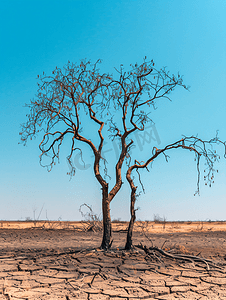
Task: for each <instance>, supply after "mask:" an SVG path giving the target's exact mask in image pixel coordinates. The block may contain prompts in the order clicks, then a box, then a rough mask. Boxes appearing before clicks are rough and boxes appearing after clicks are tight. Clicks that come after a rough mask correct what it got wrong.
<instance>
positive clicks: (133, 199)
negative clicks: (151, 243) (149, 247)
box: [125, 186, 137, 250]
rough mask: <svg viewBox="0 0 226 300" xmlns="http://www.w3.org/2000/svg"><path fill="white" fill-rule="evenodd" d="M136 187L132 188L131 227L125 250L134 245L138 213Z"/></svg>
mask: <svg viewBox="0 0 226 300" xmlns="http://www.w3.org/2000/svg"><path fill="white" fill-rule="evenodd" d="M136 189H137V188H136V187H135V186H133V188H132V190H131V203H130V214H131V218H130V222H129V227H128V231H127V240H126V245H125V250H130V249H131V247H132V235H133V226H134V222H135V220H136V213H135V209H134V205H135V201H136Z"/></svg>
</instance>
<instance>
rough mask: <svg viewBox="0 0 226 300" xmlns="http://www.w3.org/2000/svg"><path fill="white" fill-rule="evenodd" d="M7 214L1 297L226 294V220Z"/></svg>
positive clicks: (0, 227)
mask: <svg viewBox="0 0 226 300" xmlns="http://www.w3.org/2000/svg"><path fill="white" fill-rule="evenodd" d="M90 225H91V224H90V223H87V222H60V221H56V222H51V221H36V222H33V221H29V222H23V221H21V222H14V221H0V299H12V300H18V299H44V300H45V299H64V300H72V299H81V300H83V299H86V300H96V299H100V300H104V299H114V300H119V299H121V300H122V299H124V300H125V299H203V300H204V299H226V222H136V223H135V228H134V235H133V245H134V247H133V249H132V250H131V251H125V250H124V246H125V241H126V229H127V227H128V223H127V222H113V223H112V227H113V243H112V247H111V249H109V250H108V251H103V250H100V249H99V248H98V247H99V246H100V244H101V239H102V232H101V231H100V230H98V224H95V227H92V226H91V227H90Z"/></svg>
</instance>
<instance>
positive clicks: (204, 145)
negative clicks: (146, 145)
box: [125, 134, 226, 250]
mask: <svg viewBox="0 0 226 300" xmlns="http://www.w3.org/2000/svg"><path fill="white" fill-rule="evenodd" d="M220 144H221V145H223V146H224V157H225V158H226V142H223V141H221V140H220V139H219V138H218V134H216V136H215V137H214V138H213V139H211V140H209V141H205V140H202V139H200V138H198V137H195V136H190V137H183V138H182V139H180V140H179V141H176V142H174V143H172V144H169V145H167V146H166V147H164V148H163V149H157V148H156V147H153V149H152V154H151V156H150V158H149V159H148V160H147V161H146V162H142V163H141V162H138V161H137V160H135V163H134V164H133V165H131V166H130V167H129V168H128V170H127V173H126V179H127V181H128V182H129V185H130V188H131V196H130V213H131V219H130V223H129V227H128V231H127V241H126V245H125V249H127V250H129V249H131V246H132V233H133V226H134V222H135V219H136V210H135V201H136V198H137V194H136V191H137V186H135V184H134V178H132V177H131V173H132V171H133V170H134V169H135V170H136V171H137V173H138V176H139V181H140V183H141V186H142V189H143V191H144V186H143V184H142V181H141V177H140V173H139V170H140V169H144V168H146V169H147V170H148V165H149V164H150V163H152V162H154V160H155V159H156V158H157V157H158V156H159V155H160V154H163V155H164V156H165V159H166V161H167V162H168V158H169V156H168V155H167V154H166V153H167V152H168V151H169V150H173V149H179V148H180V149H183V150H189V151H191V152H193V153H194V155H195V161H196V167H197V173H198V177H197V190H196V192H195V194H194V195H196V194H199V187H200V159H201V157H203V159H204V160H205V169H204V173H205V175H204V181H205V184H206V185H209V186H210V187H211V184H212V183H213V182H214V174H215V172H218V170H216V169H215V168H214V165H215V162H218V161H219V159H220V156H219V154H217V152H216V150H215V149H214V147H213V146H214V145H220ZM148 171H149V170H148Z"/></svg>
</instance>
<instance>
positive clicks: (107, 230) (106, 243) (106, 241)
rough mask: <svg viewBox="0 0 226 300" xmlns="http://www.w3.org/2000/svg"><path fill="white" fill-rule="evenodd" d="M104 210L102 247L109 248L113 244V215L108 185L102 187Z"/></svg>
mask: <svg viewBox="0 0 226 300" xmlns="http://www.w3.org/2000/svg"><path fill="white" fill-rule="evenodd" d="M102 211H103V238H102V243H101V249H104V250H107V249H109V248H110V247H111V244H112V230H111V215H110V201H109V199H108V185H105V186H104V187H103V188H102Z"/></svg>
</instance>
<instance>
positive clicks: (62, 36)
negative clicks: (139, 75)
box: [0, 0, 226, 220]
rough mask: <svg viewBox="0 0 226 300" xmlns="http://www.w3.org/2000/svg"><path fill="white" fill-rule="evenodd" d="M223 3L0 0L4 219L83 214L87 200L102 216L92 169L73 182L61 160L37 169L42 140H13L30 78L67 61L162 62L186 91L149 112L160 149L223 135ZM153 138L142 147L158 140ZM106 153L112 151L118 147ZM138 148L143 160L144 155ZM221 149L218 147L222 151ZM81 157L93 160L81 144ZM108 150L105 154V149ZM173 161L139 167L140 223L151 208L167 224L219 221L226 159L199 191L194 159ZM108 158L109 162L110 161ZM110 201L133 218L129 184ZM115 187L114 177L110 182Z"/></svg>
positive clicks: (224, 207) (181, 156)
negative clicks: (179, 78) (147, 168)
mask: <svg viewBox="0 0 226 300" xmlns="http://www.w3.org/2000/svg"><path fill="white" fill-rule="evenodd" d="M225 16H226V2H225V1H224V0H222V1H220V0H215V1H212V0H211V1H210V0H198V1H197V0H189V1H181V0H173V1H168V0H162V1H157V0H156V1H150V0H139V1H136V0H127V1H126V0H120V1H119V0H114V1H103V0H102V1H101V0H96V1H93V0H87V1H77V0H73V1H72V0H71V1H70V0H63V1H59V0H55V1H50V0H45V1H42V0H39V1H36V0H32V1H28V0H27V1H25V0H20V1H17V0H15V1H12V0H7V1H5V0H1V9H0V41H1V43H0V78H1V80H0V101H1V102H0V103H1V109H0V128H1V130H0V141H1V147H0V207H1V209H0V219H3V220H5V219H8V220H19V219H25V218H26V217H31V218H33V211H34V210H35V209H36V216H37V214H38V213H39V211H40V209H41V207H42V206H43V204H44V208H43V212H42V214H41V217H40V218H41V219H45V218H46V212H47V216H48V218H49V219H58V218H59V217H60V218H62V219H63V220H79V219H80V218H81V215H80V213H79V211H78V209H79V206H80V205H81V204H82V203H84V202H86V203H87V204H90V205H92V207H93V209H94V211H96V212H97V213H100V212H101V190H100V186H99V184H98V183H97V181H96V179H95V178H94V176H93V171H92V168H88V169H87V170H79V169H78V170H77V173H76V175H75V177H74V178H73V179H72V180H71V181H69V177H68V176H67V175H66V173H67V171H68V165H67V162H66V159H65V155H66V147H65V149H64V150H63V152H62V156H61V161H60V164H58V165H56V166H55V167H54V169H53V171H51V172H50V173H48V172H47V170H46V169H44V168H42V167H41V166H40V165H39V154H40V152H39V150H38V144H39V142H40V140H41V136H40V137H38V138H37V139H36V140H32V141H30V142H29V143H28V145H27V146H26V147H24V146H22V145H18V142H19V141H20V138H19V131H20V124H21V123H23V122H25V121H26V114H27V113H28V110H27V109H26V108H24V107H23V106H24V104H25V103H28V102H29V101H30V99H32V98H33V97H34V95H35V93H36V90H37V84H36V77H37V75H38V74H41V73H42V72H43V71H45V73H47V74H48V73H50V72H51V71H52V70H53V69H54V68H55V67H56V66H58V67H63V65H64V64H65V63H67V61H68V60H70V61H73V62H79V60H80V59H83V58H87V59H91V60H92V61H93V62H94V61H96V60H97V59H98V58H101V59H103V63H102V65H101V69H102V70H103V71H108V72H110V73H111V72H113V68H114V67H118V66H119V65H120V64H124V65H125V67H129V64H130V63H135V62H138V63H141V62H142V59H143V57H144V56H147V57H148V58H149V59H150V60H151V59H154V61H155V63H156V67H158V68H160V67H162V66H167V67H168V69H169V70H170V71H171V72H172V73H177V72H178V71H179V72H180V73H181V74H182V75H184V82H185V83H186V84H187V85H190V86H191V88H190V92H187V91H185V90H183V89H180V88H179V89H177V90H176V91H175V92H174V93H173V94H172V100H173V101H172V102H167V101H165V102H162V103H161V104H159V105H157V106H158V109H157V110H156V111H154V112H153V114H152V119H153V121H154V122H155V126H156V130H157V133H158V136H159V144H158V145H157V146H158V148H161V147H164V146H165V145H166V144H167V143H170V142H173V141H175V140H177V139H180V137H181V135H182V134H185V135H192V134H194V135H196V134H199V136H200V137H203V138H204V139H210V138H211V137H213V136H214V135H215V132H216V130H219V136H220V137H221V138H222V139H223V140H226V119H225V113H226V94H225V86H226V18H225ZM156 143H157V141H156V142H154V141H153V140H152V141H151V143H150V144H148V143H147V144H146V146H148V147H147V148H148V149H150V147H153V146H155V145H156ZM106 149H108V150H109V149H112V150H111V152H108V155H109V154H111V156H114V154H113V153H114V150H113V149H114V147H113V145H112V144H110V143H108V144H107V145H106ZM145 151H146V150H143V151H141V152H140V154H141V156H140V159H142V158H143V156H144V157H145V155H147V152H145ZM219 151H220V153H221V154H222V149H219ZM84 153H85V160H86V162H87V163H88V164H89V163H90V164H91V163H92V157H91V155H90V153H89V151H88V150H86V149H85V152H84ZM106 155H107V154H106ZM170 156H171V158H170V160H169V163H166V162H165V161H164V158H159V159H158V161H156V162H155V164H154V165H153V168H152V169H151V172H150V173H147V172H145V171H144V172H142V178H143V182H144V185H145V187H146V193H145V194H142V196H140V198H139V201H138V203H137V205H138V206H139V207H140V210H139V211H138V212H137V217H138V218H139V219H143V220H145V219H149V220H151V219H153V215H154V214H159V215H160V216H163V215H164V216H165V217H166V218H167V220H205V219H212V220H216V219H218V220H223V219H224V220H225V219H226V163H225V161H224V160H223V159H222V161H221V163H220V164H219V166H218V169H219V173H218V174H217V176H216V178H215V183H214V185H213V187H212V188H209V187H206V186H204V184H203V182H201V189H200V192H201V195H200V196H195V197H194V192H195V190H196V178H197V174H196V165H195V162H194V158H193V156H192V155H191V153H190V152H189V153H186V152H183V151H174V152H171V154H170ZM110 162H111V161H110ZM124 182H125V184H124V185H123V188H122V190H121V191H120V193H119V194H118V195H117V197H116V198H115V199H114V200H113V202H112V205H111V213H112V218H113V219H114V218H121V219H122V220H128V219H129V188H128V184H127V182H126V180H124ZM111 184H113V181H112V182H111Z"/></svg>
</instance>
